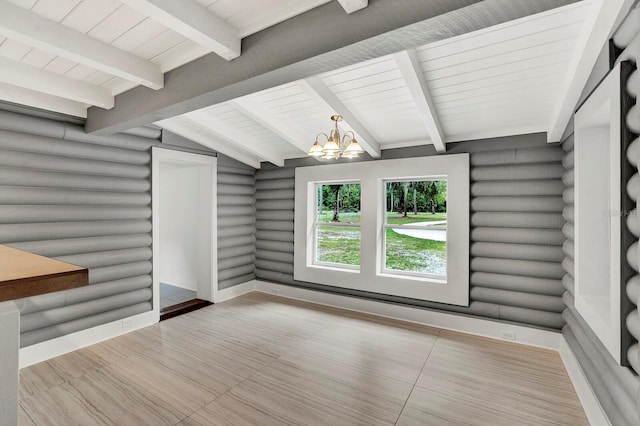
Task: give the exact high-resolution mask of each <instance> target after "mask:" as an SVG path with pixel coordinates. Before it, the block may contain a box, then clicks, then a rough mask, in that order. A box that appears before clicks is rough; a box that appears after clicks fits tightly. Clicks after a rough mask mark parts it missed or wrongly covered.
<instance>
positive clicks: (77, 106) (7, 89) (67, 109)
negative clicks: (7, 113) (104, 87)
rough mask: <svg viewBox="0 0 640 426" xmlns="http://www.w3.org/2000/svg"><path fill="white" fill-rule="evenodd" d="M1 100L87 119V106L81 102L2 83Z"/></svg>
mask: <svg viewBox="0 0 640 426" xmlns="http://www.w3.org/2000/svg"><path fill="white" fill-rule="evenodd" d="M0 100H3V101H7V102H13V103H16V104H22V105H28V106H30V107H33V108H39V109H44V110H47V111H55V112H59V113H61V114H67V115H72V116H74V117H81V118H85V117H86V116H87V106H86V105H85V104H81V103H80V102H74V101H70V100H68V99H63V98H59V97H57V96H51V95H45V94H44V93H39V92H34V91H33V90H29V89H24V88H22V87H16V86H11V85H8V84H4V83H0Z"/></svg>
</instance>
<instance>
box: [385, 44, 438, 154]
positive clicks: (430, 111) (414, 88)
mask: <svg viewBox="0 0 640 426" xmlns="http://www.w3.org/2000/svg"><path fill="white" fill-rule="evenodd" d="M393 57H394V59H395V61H396V63H397V64H398V67H399V68H400V73H401V74H402V77H403V78H404V80H405V82H406V84H407V87H408V88H409V92H411V96H412V97H413V100H414V102H415V103H416V106H417V107H418V111H420V118H421V119H422V122H423V123H424V125H425V126H426V127H427V131H428V132H429V137H430V138H431V141H433V145H434V146H435V148H436V151H438V152H446V151H447V146H446V141H445V136H444V131H443V130H442V125H441V124H440V119H439V118H438V112H437V110H436V106H435V104H434V103H433V99H432V98H431V94H430V93H429V88H428V87H427V82H426V80H425V78H424V72H423V71H422V66H421V65H420V61H418V57H417V55H416V52H415V51H414V50H413V49H409V50H405V51H403V52H398V53H396V54H394V55H393Z"/></svg>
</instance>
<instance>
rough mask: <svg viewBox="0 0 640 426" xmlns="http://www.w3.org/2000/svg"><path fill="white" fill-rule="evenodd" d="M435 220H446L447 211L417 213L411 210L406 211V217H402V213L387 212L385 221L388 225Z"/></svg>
mask: <svg viewBox="0 0 640 426" xmlns="http://www.w3.org/2000/svg"><path fill="white" fill-rule="evenodd" d="M437 220H447V213H435V214H431V213H424V212H418V214H417V215H415V214H413V212H407V217H403V216H402V213H397V212H387V223H388V224H389V225H404V224H406V223H416V222H435V221H437Z"/></svg>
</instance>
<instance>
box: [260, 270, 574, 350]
mask: <svg viewBox="0 0 640 426" xmlns="http://www.w3.org/2000/svg"><path fill="white" fill-rule="evenodd" d="M255 289H256V290H257V291H261V292H263V293H269V294H274V295H277V296H282V297H287V298H290V299H297V300H303V301H306V302H313V303H317V304H320V305H328V306H333V307H337V308H342V309H347V310H350V311H356V312H363V313H368V314H374V315H378V316H382V317H387V318H393V319H398V320H402V321H409V322H413V323H417V324H423V325H428V326H432V327H438V328H443V329H446V330H453V331H460V332H463V333H468V334H474V335H477V336H483V337H490V338H493V339H499V340H505V341H513V342H516V343H521V344H525V345H529V346H537V347H540V348H545V349H552V350H555V351H558V350H559V349H560V341H561V338H562V334H561V333H558V332H553V331H548V330H540V329H536V328H530V327H524V326H519V325H513V324H506V323H501V322H498V321H490V320H484V319H480V318H473V317H468V316H463V315H457V314H452V313H446V312H440V311H432V310H428V309H416V308H413V307H411V306H403V305H397V304H393V303H385V302H380V301H375V300H367V299H362V298H357V297H349V296H343V295H339V294H334V293H325V292H320V291H314V290H308V289H304V288H299V287H292V286H287V285H282V284H274V283H270V282H266V281H258V280H256V281H255ZM503 333H507V334H510V333H511V335H512V336H514V337H515V340H514V339H506V338H503V335H504V334H503Z"/></svg>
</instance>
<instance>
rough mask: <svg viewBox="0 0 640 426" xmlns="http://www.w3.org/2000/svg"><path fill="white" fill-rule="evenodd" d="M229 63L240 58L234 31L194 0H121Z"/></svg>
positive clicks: (237, 36) (236, 36) (236, 34)
mask: <svg viewBox="0 0 640 426" xmlns="http://www.w3.org/2000/svg"><path fill="white" fill-rule="evenodd" d="M121 1H122V2H123V3H124V4H126V5H127V6H129V7H131V8H132V9H135V10H137V11H138V12H140V13H142V14H143V15H146V16H148V17H150V18H151V19H153V20H155V21H157V22H159V23H161V24H162V25H164V26H166V27H168V28H170V29H172V30H173V31H175V32H177V33H178V34H182V35H183V36H185V37H187V38H188V39H191V40H193V41H195V42H196V43H198V44H199V45H201V46H204V47H206V48H207V49H209V50H211V51H212V52H214V53H216V54H217V55H219V56H221V57H223V58H224V59H226V60H228V61H230V60H231V59H234V58H237V57H238V56H240V50H241V46H240V44H241V40H240V36H239V35H238V31H237V30H236V29H235V28H234V27H233V26H231V25H230V24H229V23H227V22H226V21H224V20H223V19H221V18H219V17H218V16H217V15H215V14H213V13H212V12H210V11H209V10H208V9H206V8H205V7H204V6H202V5H201V4H200V3H198V2H197V1H195V0H180V1H176V0H121Z"/></svg>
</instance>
